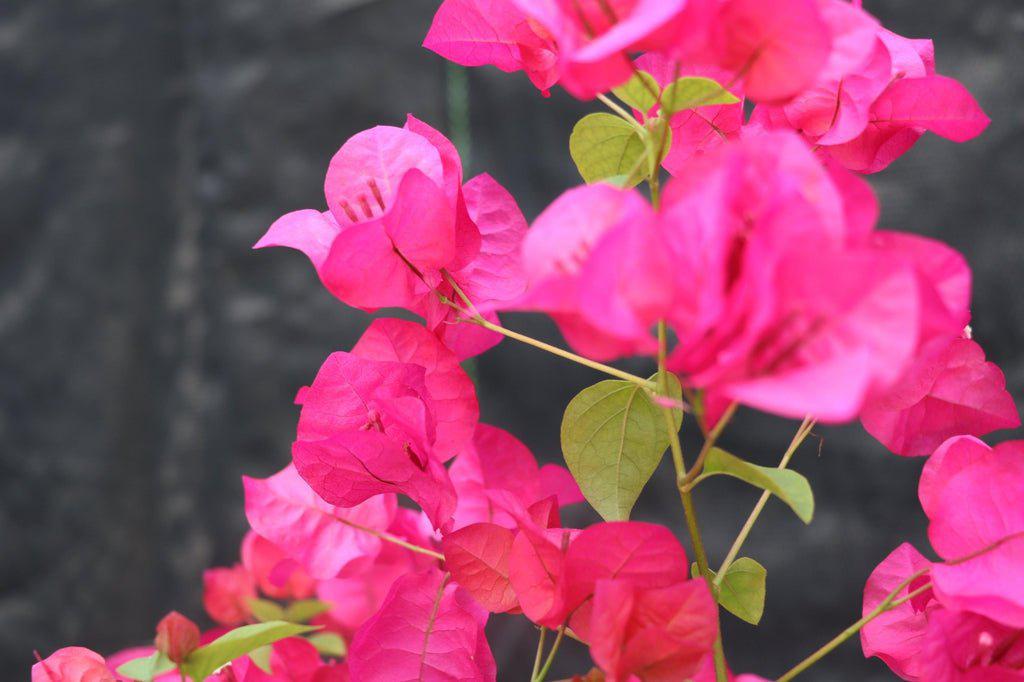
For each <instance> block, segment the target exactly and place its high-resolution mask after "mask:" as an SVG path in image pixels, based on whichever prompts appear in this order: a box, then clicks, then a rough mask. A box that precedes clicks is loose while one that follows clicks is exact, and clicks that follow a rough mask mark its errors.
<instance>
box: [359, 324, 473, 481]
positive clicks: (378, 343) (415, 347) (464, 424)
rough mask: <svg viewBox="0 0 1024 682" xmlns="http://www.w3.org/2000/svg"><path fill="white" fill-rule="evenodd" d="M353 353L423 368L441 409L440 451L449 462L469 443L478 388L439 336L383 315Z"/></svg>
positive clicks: (438, 427) (437, 410)
mask: <svg viewBox="0 0 1024 682" xmlns="http://www.w3.org/2000/svg"><path fill="white" fill-rule="evenodd" d="M352 354H353V355H356V356H359V357H363V358H368V359H370V360H384V361H388V362H401V363H405V364H410V365H418V366H420V367H422V368H423V369H424V370H425V374H424V377H423V381H424V385H425V386H426V389H427V393H428V394H429V396H430V399H431V401H432V403H433V406H434V412H435V423H436V438H435V441H434V451H435V453H437V456H439V457H440V458H441V459H442V461H447V460H449V459H451V458H452V457H454V456H455V455H456V454H458V453H459V452H461V451H462V450H463V448H465V447H466V446H467V445H468V444H469V442H470V440H471V439H472V438H473V432H474V430H475V429H476V424H477V420H478V419H479V416H480V407H479V405H478V404H477V400H476V389H475V388H474V386H473V381H472V380H471V379H470V378H469V375H467V374H466V372H465V370H463V369H462V366H461V365H459V359H458V357H456V356H455V354H454V353H452V351H451V350H449V349H448V348H447V347H445V346H444V345H443V344H442V343H441V342H440V341H438V339H437V337H436V336H434V335H433V334H431V333H430V332H428V331H427V330H426V329H425V328H424V327H422V326H421V325H418V324H416V323H415V322H409V321H407V320H397V319H377V320H374V321H373V322H372V323H370V326H369V327H367V329H366V331H365V332H363V335H362V336H361V337H360V339H359V341H358V342H357V343H356V345H355V346H353V348H352Z"/></svg>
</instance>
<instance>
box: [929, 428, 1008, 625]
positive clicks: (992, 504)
mask: <svg viewBox="0 0 1024 682" xmlns="http://www.w3.org/2000/svg"><path fill="white" fill-rule="evenodd" d="M919 494H920V497H921V503H922V506H923V507H924V510H925V513H926V514H927V515H928V518H929V520H930V521H931V524H930V526H929V528H928V537H929V539H930V540H931V542H932V546H933V547H934V548H935V551H937V552H938V553H939V554H940V555H941V556H942V557H943V558H945V559H946V560H947V561H950V562H951V563H949V564H941V565H936V566H935V567H934V568H933V569H932V581H933V583H934V585H935V593H936V595H937V597H938V598H939V600H940V601H941V602H942V603H943V604H945V605H946V606H948V607H950V608H957V609H962V610H966V611H972V612H974V613H977V614H980V615H983V616H986V617H987V618H991V619H992V620H995V621H997V622H1000V623H1003V624H1005V625H1009V626H1011V627H1016V628H1024V570H1022V569H1024V505H1022V504H1021V500H1022V499H1024V442H1022V441H1012V442H1007V443H1003V444H1001V445H998V446H996V447H995V448H989V447H988V446H987V445H985V444H984V443H982V442H981V441H978V440H976V439H974V438H971V437H967V436H964V437H958V438H954V439H951V440H950V441H947V442H946V443H944V444H943V445H942V446H941V447H940V448H939V450H937V451H936V453H935V455H934V456H933V457H932V458H931V459H930V460H929V461H928V463H927V464H926V465H925V469H924V472H922V476H921V484H920V488H919ZM975 555H977V556H975ZM968 557H972V558H968Z"/></svg>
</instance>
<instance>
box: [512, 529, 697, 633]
mask: <svg viewBox="0 0 1024 682" xmlns="http://www.w3.org/2000/svg"><path fill="white" fill-rule="evenodd" d="M688 566H689V562H688V561H687V560H686V551H685V550H684V549H683V546H682V545H680V544H679V540H677V539H676V537H675V536H674V535H672V533H671V532H670V531H669V530H668V529H667V528H665V527H664V526H657V525H653V524H649V523H640V522H636V521H614V522H607V523H599V524H596V525H593V526H590V527H589V528H586V529H584V530H583V531H582V532H581V533H580V534H579V535H578V536H577V537H576V538H574V539H573V541H572V544H570V545H569V549H568V551H567V552H566V556H565V569H564V578H563V580H564V583H565V601H566V610H567V611H568V612H569V613H571V614H572V620H571V621H570V623H571V625H572V628H573V631H574V632H576V634H578V635H579V636H580V637H581V638H583V639H584V640H587V639H588V633H589V629H590V625H591V622H592V619H591V615H590V614H591V611H592V609H593V600H592V597H593V595H594V588H595V586H596V585H597V583H598V581H600V580H605V579H614V580H618V581H622V582H624V583H627V584H630V585H633V586H635V587H637V588H641V589H656V588H661V587H669V586H671V585H675V584H677V583H680V582H682V581H684V580H686V579H687V578H688V577H689V576H688V573H687V567H688ZM524 610H525V609H524Z"/></svg>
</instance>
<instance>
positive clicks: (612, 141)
mask: <svg viewBox="0 0 1024 682" xmlns="http://www.w3.org/2000/svg"><path fill="white" fill-rule="evenodd" d="M637 125H639V124H637ZM645 151H646V147H645V145H644V140H643V137H642V133H641V131H640V130H639V128H638V127H635V126H632V125H630V124H629V122H628V121H625V120H624V119H622V118H619V117H618V116H614V115H612V114H606V113H597V114H590V115H589V116H584V117H583V118H582V119H580V121H579V122H578V123H577V124H576V127H574V128H573V130H572V135H571V136H570V137H569V153H570V154H572V160H573V161H575V162H576V167H577V168H578V169H579V171H580V175H581V176H583V179H584V180H585V181H586V182H587V183H588V184H589V183H594V182H600V181H602V180H610V179H614V180H615V182H616V184H618V185H620V186H623V187H633V186H635V185H636V184H638V183H639V182H640V181H641V180H643V178H644V173H645V171H646V169H645V167H644V155H645Z"/></svg>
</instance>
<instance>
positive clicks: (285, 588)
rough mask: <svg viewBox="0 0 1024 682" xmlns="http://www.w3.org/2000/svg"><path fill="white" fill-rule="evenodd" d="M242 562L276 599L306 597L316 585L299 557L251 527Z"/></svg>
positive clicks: (245, 540)
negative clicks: (300, 562) (292, 555)
mask: <svg viewBox="0 0 1024 682" xmlns="http://www.w3.org/2000/svg"><path fill="white" fill-rule="evenodd" d="M242 483H243V486H244V484H245V478H244V477H243V480H242ZM307 487H308V486H307ZM250 523H251V522H250ZM242 565H243V566H245V570H247V571H249V573H250V574H252V576H253V577H254V578H255V579H256V584H257V586H258V587H259V589H260V592H262V593H263V594H265V595H267V596H268V597H271V598H274V599H307V598H309V597H310V596H312V595H313V592H314V590H315V589H316V581H315V580H313V578H311V577H310V576H309V574H308V573H307V572H306V570H305V569H304V568H303V567H302V566H300V565H299V563H298V562H297V561H295V560H294V559H292V558H291V557H289V556H288V555H287V554H285V552H284V550H282V549H281V548H280V547H278V546H277V545H275V544H274V543H273V542H271V541H270V540H267V539H266V538H264V537H263V536H261V535H257V534H256V533H255V532H252V531H250V532H248V533H246V534H245V537H244V538H243V539H242Z"/></svg>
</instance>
